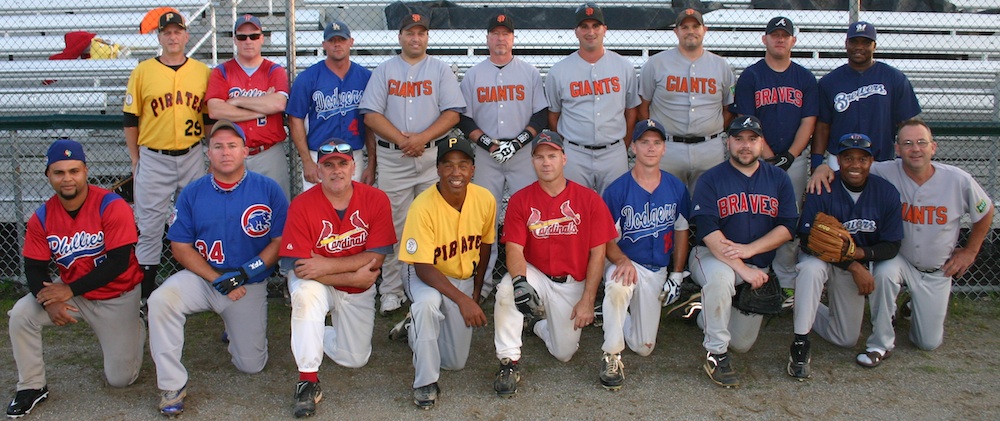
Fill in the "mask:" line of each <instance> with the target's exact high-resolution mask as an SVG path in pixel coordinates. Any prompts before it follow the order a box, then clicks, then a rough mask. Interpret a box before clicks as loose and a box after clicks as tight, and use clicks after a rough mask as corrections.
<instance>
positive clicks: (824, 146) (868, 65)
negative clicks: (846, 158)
mask: <svg viewBox="0 0 1000 421" xmlns="http://www.w3.org/2000/svg"><path fill="white" fill-rule="evenodd" d="M875 36H876V33H875V25H872V24H870V23H868V22H855V23H852V24H851V26H849V27H848V28H847V41H846V42H845V43H844V45H845V46H846V48H847V64H845V65H843V66H840V67H838V68H836V69H834V70H833V71H832V72H830V73H828V74H827V75H826V76H823V78H822V79H820V80H819V118H818V120H817V122H816V133H815V136H813V143H812V157H811V159H810V160H811V161H812V162H811V164H810V165H811V167H812V168H813V169H815V168H816V167H818V166H819V165H820V164H821V163H822V162H823V154H824V153H825V152H826V151H829V152H830V153H831V154H835V153H836V145H831V144H830V139H839V138H840V137H841V136H843V135H844V134H846V133H864V134H866V135H868V137H870V138H871V139H872V154H873V155H874V157H875V161H876V162H881V161H889V160H892V159H893V158H895V152H894V150H893V146H892V145H893V133H894V132H895V128H896V125H898V124H899V123H900V122H902V121H903V120H906V119H909V118H913V117H914V116H916V115H917V114H920V104H919V103H918V102H917V96H916V94H914V93H913V86H912V85H910V81H909V80H908V79H907V78H906V75H904V74H903V72H900V71H899V70H897V69H896V68H895V67H892V66H890V65H888V64H885V63H882V62H876V61H875V59H874V58H873V55H874V53H875Z"/></svg>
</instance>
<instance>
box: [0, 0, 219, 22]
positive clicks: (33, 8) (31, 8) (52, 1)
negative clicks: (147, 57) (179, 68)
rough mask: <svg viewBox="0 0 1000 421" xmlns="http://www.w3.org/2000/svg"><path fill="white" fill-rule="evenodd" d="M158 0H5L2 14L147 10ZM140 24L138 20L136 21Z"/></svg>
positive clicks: (176, 3) (198, 4) (190, 1)
mask: <svg viewBox="0 0 1000 421" xmlns="http://www.w3.org/2000/svg"><path fill="white" fill-rule="evenodd" d="M169 3H170V6H171V7H173V8H175V9H177V10H180V11H181V12H184V11H188V10H197V9H200V8H202V7H204V6H205V5H206V4H208V3H210V0H170V2H169ZM163 5H164V4H163V2H162V1H157V0H114V1H108V0H73V1H66V0H4V1H3V2H0V14H4V15H14V14H33V13H79V12H102V13H103V12H143V13H145V12H147V11H149V10H152V9H155V8H157V7H161V6H163ZM136 25H137V26H138V22H137V23H136Z"/></svg>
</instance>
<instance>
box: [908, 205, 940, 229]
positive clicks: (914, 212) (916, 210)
mask: <svg viewBox="0 0 1000 421" xmlns="http://www.w3.org/2000/svg"><path fill="white" fill-rule="evenodd" d="M903 220H904V221H906V222H909V223H911V224H920V225H945V224H947V223H948V207H946V206H913V205H911V204H909V203H906V202H903Z"/></svg>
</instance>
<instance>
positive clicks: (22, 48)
mask: <svg viewBox="0 0 1000 421" xmlns="http://www.w3.org/2000/svg"><path fill="white" fill-rule="evenodd" d="M104 38H105V39H106V40H107V41H109V42H113V43H115V44H119V45H122V46H125V47H128V49H129V50H130V51H132V53H133V54H144V55H153V54H155V53H156V52H157V51H158V50H159V48H160V44H159V42H158V41H157V40H156V34H145V35H143V34H113V35H108V36H105V37H104ZM65 47H66V42H65V40H64V39H63V36H62V35H29V36H15V37H0V53H2V54H3V56H4V57H3V58H4V59H6V60H10V61H16V60H35V59H47V58H48V57H49V56H50V55H53V54H56V53H58V52H60V51H62V50H63V48H65Z"/></svg>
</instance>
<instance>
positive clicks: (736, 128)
mask: <svg viewBox="0 0 1000 421" xmlns="http://www.w3.org/2000/svg"><path fill="white" fill-rule="evenodd" d="M744 130H749V131H751V132H754V133H756V134H757V136H764V129H763V128H761V126H760V119H759V118H757V117H754V116H752V115H745V116H742V117H739V118H736V119H734V120H733V122H732V123H731V124H729V135H730V136H736V135H738V134H740V132H742V131H744Z"/></svg>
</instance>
